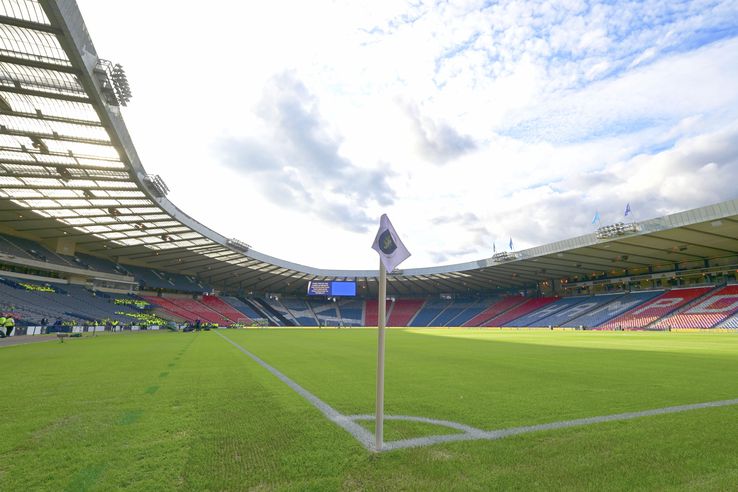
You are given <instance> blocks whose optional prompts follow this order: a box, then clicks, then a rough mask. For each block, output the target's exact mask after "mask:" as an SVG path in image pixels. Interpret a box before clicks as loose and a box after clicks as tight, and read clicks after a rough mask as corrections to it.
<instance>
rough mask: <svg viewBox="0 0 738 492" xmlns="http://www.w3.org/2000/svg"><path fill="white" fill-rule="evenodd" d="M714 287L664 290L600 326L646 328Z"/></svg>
mask: <svg viewBox="0 0 738 492" xmlns="http://www.w3.org/2000/svg"><path fill="white" fill-rule="evenodd" d="M712 289H713V288H712V287H692V288H684V289H673V290H670V291H668V292H664V293H663V294H662V295H660V296H659V297H656V298H654V299H651V300H650V301H649V302H646V303H644V304H642V305H640V306H638V307H636V308H634V309H632V310H630V311H627V312H625V313H623V314H621V315H620V316H618V317H616V318H614V319H612V320H610V321H607V322H605V323H603V324H602V325H600V328H602V329H605V330H612V329H616V328H620V329H623V330H634V329H638V328H644V327H646V326H648V325H650V324H651V323H653V322H655V321H657V320H659V319H660V318H662V317H664V316H666V315H668V314H670V313H672V312H674V311H676V310H677V309H679V308H681V307H683V306H685V305H686V304H688V303H690V302H692V301H693V300H695V299H698V298H699V297H702V296H703V295H705V294H707V293H708V292H709V291H711V290H712Z"/></svg>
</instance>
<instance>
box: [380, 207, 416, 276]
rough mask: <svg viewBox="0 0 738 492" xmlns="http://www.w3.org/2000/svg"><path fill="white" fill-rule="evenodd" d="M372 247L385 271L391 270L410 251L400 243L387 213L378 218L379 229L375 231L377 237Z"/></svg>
mask: <svg viewBox="0 0 738 492" xmlns="http://www.w3.org/2000/svg"><path fill="white" fill-rule="evenodd" d="M372 249H373V250H375V251H376V252H377V253H379V259H380V260H381V261H382V264H383V265H384V267H385V268H386V269H387V272H391V271H392V270H394V269H395V267H397V265H399V264H400V263H402V262H403V261H405V260H407V259H408V258H409V257H410V252H409V251H408V250H407V248H406V247H405V245H404V244H402V241H401V240H400V236H398V235H397V233H396V232H395V228H394V227H392V222H390V220H389V218H388V217H387V214H382V218H380V219H379V231H377V237H375V238H374V244H372Z"/></svg>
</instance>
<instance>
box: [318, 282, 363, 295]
mask: <svg viewBox="0 0 738 492" xmlns="http://www.w3.org/2000/svg"><path fill="white" fill-rule="evenodd" d="M308 295H309V296H335V297H337V296H344V297H353V296H356V282H317V281H315V280H311V281H310V282H308Z"/></svg>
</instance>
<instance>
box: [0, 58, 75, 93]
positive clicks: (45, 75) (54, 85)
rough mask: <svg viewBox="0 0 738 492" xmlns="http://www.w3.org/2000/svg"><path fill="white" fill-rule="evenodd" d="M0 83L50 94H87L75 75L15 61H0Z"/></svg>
mask: <svg viewBox="0 0 738 492" xmlns="http://www.w3.org/2000/svg"><path fill="white" fill-rule="evenodd" d="M0 83H2V84H3V85H6V86H8V87H20V88H23V89H28V90H32V91H40V92H48V93H51V94H59V95H69V96H75V97H86V96H87V93H86V92H85V91H84V89H83V88H82V85H80V83H79V81H78V80H77V76H76V75H73V74H71V73H64V72H56V71H54V70H47V69H45V68H37V67H28V66H24V65H17V64H15V63H7V62H0Z"/></svg>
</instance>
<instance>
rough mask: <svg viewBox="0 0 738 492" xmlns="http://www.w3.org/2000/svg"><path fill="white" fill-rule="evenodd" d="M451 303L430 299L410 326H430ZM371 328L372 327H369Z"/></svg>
mask: <svg viewBox="0 0 738 492" xmlns="http://www.w3.org/2000/svg"><path fill="white" fill-rule="evenodd" d="M449 304H451V302H450V301H446V300H443V299H428V300H427V301H426V302H425V304H423V307H422V308H421V309H420V311H418V313H417V314H416V315H415V318H413V319H412V321H411V322H410V326H430V325H431V323H433V320H434V319H436V317H438V315H439V314H441V312H443V310H444V309H446V308H447V307H448V306H449ZM369 326H371V325H369Z"/></svg>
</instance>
